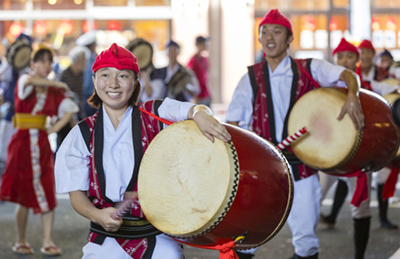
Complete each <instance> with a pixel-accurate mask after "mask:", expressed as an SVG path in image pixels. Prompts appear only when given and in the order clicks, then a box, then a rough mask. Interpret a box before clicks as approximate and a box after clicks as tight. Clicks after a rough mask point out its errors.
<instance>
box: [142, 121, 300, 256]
mask: <svg viewBox="0 0 400 259" xmlns="http://www.w3.org/2000/svg"><path fill="white" fill-rule="evenodd" d="M225 126H226V128H227V130H228V131H229V133H230V134H231V136H232V141H231V142H230V143H224V142H222V141H220V140H218V139H216V140H215V142H214V143H212V142H211V141H209V140H208V139H207V138H205V137H204V136H203V135H202V134H201V132H200V130H199V129H198V128H197V126H196V124H195V123H194V122H193V121H183V122H178V123H174V124H172V125H171V126H168V127H167V128H165V129H164V130H162V131H161V132H160V133H159V134H158V135H157V136H156V138H155V139H154V140H153V141H152V142H151V143H150V145H149V147H148V149H147V150H146V152H145V154H144V156H143V160H142V163H141V166H140V171H139V178H138V192H139V200H140V204H141V206H142V210H143V212H144V214H145V216H146V218H147V219H148V220H149V221H150V222H151V223H152V224H153V225H154V226H155V227H156V228H158V229H159V230H161V231H163V232H164V233H166V234H168V235H170V236H172V237H175V238H178V239H182V240H183V241H184V242H187V243H190V244H196V245H216V244H222V243H225V242H228V241H231V240H232V239H234V238H235V237H237V236H240V235H245V240H244V241H243V242H242V243H240V244H238V248H240V249H247V248H252V247H257V246H259V245H261V244H263V243H265V242H267V241H268V240H270V239H271V238H272V237H273V236H274V235H276V234H277V233H278V232H279V230H280V229H281V228H282V227H283V225H284V224H285V222H286V219H287V217H288V215H289V212H290V209H291V204H292V200H293V182H292V178H291V174H290V169H289V167H288V163H287V161H286V159H285V158H284V156H283V155H282V153H281V152H280V151H279V150H278V149H277V148H276V147H275V146H274V145H273V144H271V143H269V142H267V141H265V140H263V139H261V138H260V137H258V136H256V135H255V134H252V133H250V132H248V131H245V130H242V129H240V128H238V127H235V126H231V125H225Z"/></svg>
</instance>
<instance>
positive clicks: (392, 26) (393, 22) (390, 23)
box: [386, 16, 396, 31]
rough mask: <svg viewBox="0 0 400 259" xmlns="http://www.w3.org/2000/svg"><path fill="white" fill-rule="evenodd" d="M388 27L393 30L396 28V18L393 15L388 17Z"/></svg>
mask: <svg viewBox="0 0 400 259" xmlns="http://www.w3.org/2000/svg"><path fill="white" fill-rule="evenodd" d="M386 28H387V29H388V30H391V31H395V30H396V20H395V19H394V18H393V17H392V16H389V17H388V18H387V19H386Z"/></svg>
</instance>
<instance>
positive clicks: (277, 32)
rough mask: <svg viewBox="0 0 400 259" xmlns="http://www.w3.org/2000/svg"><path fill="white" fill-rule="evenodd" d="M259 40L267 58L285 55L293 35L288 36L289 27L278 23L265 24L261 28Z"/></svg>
mask: <svg viewBox="0 0 400 259" xmlns="http://www.w3.org/2000/svg"><path fill="white" fill-rule="evenodd" d="M258 41H259V42H260V44H261V45H262V48H263V51H264V53H265V55H266V57H267V58H277V57H284V56H286V54H287V46H288V44H290V43H291V42H292V41H293V36H290V37H287V29H286V28H285V27H284V26H282V25H278V24H265V25H263V26H262V27H261V28H260V35H259V37H258Z"/></svg>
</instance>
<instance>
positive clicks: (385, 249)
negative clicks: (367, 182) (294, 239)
mask: <svg viewBox="0 0 400 259" xmlns="http://www.w3.org/2000/svg"><path fill="white" fill-rule="evenodd" d="M372 195H373V197H375V193H374V192H373V194H372ZM397 196H398V197H399V196H400V192H399V191H397ZM372 206H373V208H372V215H373V218H372V226H371V234H370V241H369V246H368V250H367V255H366V257H365V259H373V258H374V259H388V258H389V257H391V256H392V255H393V254H394V253H395V252H396V250H398V249H399V247H400V230H391V231H389V230H383V229H380V228H379V225H378V218H377V213H378V209H377V208H376V201H373V203H372ZM393 206H395V207H391V208H390V211H389V213H390V218H391V219H392V220H393V221H396V222H397V223H400V208H399V207H400V206H399V205H395V204H394V205H393ZM328 208H329V207H328V206H326V205H324V206H323V207H322V211H327V209H328ZM14 209H15V205H14V204H11V203H0V259H13V258H32V259H33V258H47V257H46V256H43V255H41V254H40V251H39V249H40V247H41V238H42V234H41V233H42V232H41V225H40V216H38V215H32V214H31V215H30V218H29V226H28V235H27V236H28V241H29V242H30V244H31V245H32V247H34V249H35V251H36V253H35V255H31V256H18V255H15V254H13V253H12V251H11V246H12V245H13V243H14V240H15V233H14V219H13V217H14ZM87 231H88V222H87V221H86V220H85V219H84V218H82V217H81V216H79V215H78V214H77V213H75V211H74V210H73V209H72V207H71V206H70V204H69V200H67V199H59V206H58V207H57V209H56V223H55V230H54V235H53V240H54V242H55V243H56V244H57V245H58V246H59V247H60V248H62V249H63V254H62V256H59V257H57V258H65V259H70V258H71V259H75V258H81V257H82V253H81V248H82V246H83V245H84V244H85V243H86V235H87ZM352 232H353V229H352V221H351V220H350V206H349V205H348V203H347V204H346V205H345V206H344V208H343V210H342V211H341V213H340V216H339V218H338V222H337V226H336V228H335V229H328V228H326V227H325V226H324V225H322V224H320V225H319V226H318V230H317V234H318V236H319V238H320V247H321V248H320V258H322V259H352V258H353V243H352ZM292 254H293V247H292V245H291V234H290V231H289V228H288V227H287V225H286V226H285V227H284V228H283V229H282V230H281V232H280V233H279V234H278V235H277V236H276V237H275V238H274V239H273V240H271V241H270V242H268V243H267V244H265V245H263V246H261V247H260V248H259V250H258V251H257V252H256V256H255V259H261V258H263V259H270V258H271V259H281V258H282V259H286V258H288V257H290V256H291V255H292ZM185 256H186V259H206V258H207V259H217V258H218V253H217V252H215V251H210V250H202V249H197V248H192V247H187V246H186V247H185ZM397 258H400V257H397ZM166 259H168V258H167V257H166Z"/></svg>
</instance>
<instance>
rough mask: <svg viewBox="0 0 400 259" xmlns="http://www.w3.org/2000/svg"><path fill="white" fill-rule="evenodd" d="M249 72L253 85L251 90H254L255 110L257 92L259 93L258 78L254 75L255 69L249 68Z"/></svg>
mask: <svg viewBox="0 0 400 259" xmlns="http://www.w3.org/2000/svg"><path fill="white" fill-rule="evenodd" d="M247 70H248V71H249V77H250V84H251V88H252V89H253V108H254V104H255V102H256V96H257V92H258V86H257V82H256V76H255V74H254V67H253V66H249V67H247Z"/></svg>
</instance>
